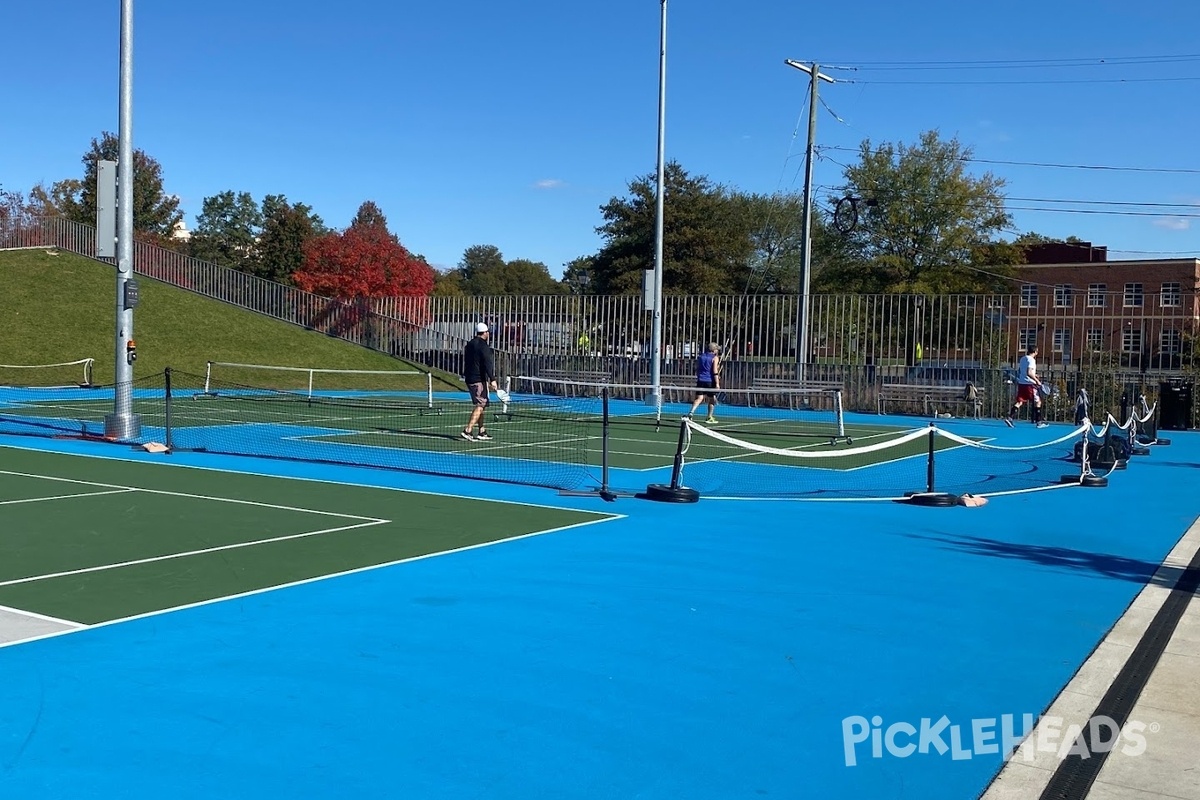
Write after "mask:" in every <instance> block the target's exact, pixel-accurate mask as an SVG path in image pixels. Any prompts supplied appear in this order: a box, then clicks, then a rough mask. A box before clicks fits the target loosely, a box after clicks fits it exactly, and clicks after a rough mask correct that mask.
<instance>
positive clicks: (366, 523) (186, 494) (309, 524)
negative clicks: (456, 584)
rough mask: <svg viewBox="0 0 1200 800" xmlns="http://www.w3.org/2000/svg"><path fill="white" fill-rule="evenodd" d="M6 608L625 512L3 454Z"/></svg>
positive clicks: (320, 563) (139, 591)
mask: <svg viewBox="0 0 1200 800" xmlns="http://www.w3.org/2000/svg"><path fill="white" fill-rule="evenodd" d="M0 506H2V507H3V509H2V511H0V513H2V514H3V518H4V524H3V526H2V527H0V547H2V548H3V552H4V554H5V557H4V559H3V561H0V606H8V607H11V608H17V609H21V610H24V611H30V612H34V613H37V614H42V615H47V616H51V617H55V618H59V619H64V620H69V621H73V622H79V623H85V624H94V623H99V622H105V621H109V620H114V619H120V618H125V617H129V616H134V615H138V614H145V613H150V612H154V611H160V610H163V609H168V608H175V607H179V606H183V605H188V604H191V603H198V602H204V601H208V600H214V599H218V598H221V597H228V596H231V595H236V594H240V593H244V592H250V591H255V590H261V589H266V588H270V587H274V586H280V585H284V584H288V583H292V582H296V581H303V580H308V579H314V578H319V577H322V576H329V575H334V574H338V573H341V572H345V571H349V570H355V569H362V568H366V567H372V566H378V565H382V564H388V563H392V562H396V561H401V560H405V559H411V558H416V557H420V556H425V555H430V554H435V553H444V552H447V551H452V550H457V549H461V548H468V547H472V546H479V545H483V544H487V543H490V542H496V541H501V540H504V539H510V538H514V537H518V536H523V535H529V534H534V533H539V532H545V531H550V530H558V529H562V528H566V527H574V526H578V525H587V524H591V523H595V522H600V521H604V520H608V519H613V518H614V517H613V515H609V514H595V513H588V512H581V511H572V510H567V509H556V508H549V507H542V506H532V505H520V504H510V503H501V502H492V501H483V500H472V499H465V498H461V497H453V496H445V495H436V494H423V493H415V492H406V491H398V490H388V489H378V488H370V487H359V486H352V485H345V484H338V483H323V482H318V481H305V480H292V479H286V478H272V477H260V476H255V475H246V474H239V473H227V472H219V471H212V470H202V469H192V468H185V467H172V466H167V465H158V464H147V463H140V462H135V461H119V460H111V459H96V458H87V457H82V456H71V455H62V454H56V453H44V452H37V451H26V450H16V449H10V448H0Z"/></svg>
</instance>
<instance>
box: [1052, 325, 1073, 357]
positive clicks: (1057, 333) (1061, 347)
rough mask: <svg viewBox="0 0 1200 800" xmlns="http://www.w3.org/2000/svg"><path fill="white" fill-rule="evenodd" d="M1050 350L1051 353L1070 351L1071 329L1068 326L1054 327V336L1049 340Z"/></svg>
mask: <svg viewBox="0 0 1200 800" xmlns="http://www.w3.org/2000/svg"><path fill="white" fill-rule="evenodd" d="M1050 341H1051V344H1050V350H1051V352H1053V353H1070V352H1071V329H1070V328H1055V329H1054V338H1053V339H1051V340H1050Z"/></svg>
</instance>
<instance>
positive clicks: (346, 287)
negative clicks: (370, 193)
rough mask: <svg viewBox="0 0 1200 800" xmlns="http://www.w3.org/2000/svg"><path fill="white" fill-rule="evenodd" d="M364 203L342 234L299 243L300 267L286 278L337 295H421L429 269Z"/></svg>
mask: <svg viewBox="0 0 1200 800" xmlns="http://www.w3.org/2000/svg"><path fill="white" fill-rule="evenodd" d="M368 206H370V207H371V208H374V210H375V211H376V212H378V208H377V207H375V204H374V203H370V202H368V203H364V204H363V206H362V207H360V208H359V214H358V215H357V216H356V217H355V220H356V221H359V220H360V219H364V220H365V219H367V218H370V219H371V221H370V222H364V223H362V224H358V225H354V224H352V225H351V226H350V227H349V228H347V229H346V230H345V231H344V232H343V233H336V232H335V233H327V234H325V235H323V236H316V237H313V238H312V239H309V240H308V241H307V242H306V243H305V246H304V266H303V267H301V268H300V269H299V270H297V271H296V272H295V273H294V274H293V275H292V278H293V280H295V282H296V285H297V286H299V287H300V288H301V289H303V290H305V291H307V292H313V293H314V294H319V295H324V296H326V297H337V298H345V299H348V298H359V297H402V296H420V297H424V296H427V295H428V294H429V292H430V291H431V290H432V289H433V283H434V273H433V268H432V267H430V266H429V264H427V263H425V260H424V259H423V258H419V257H417V256H414V255H412V254H411V253H409V252H408V250H407V249H405V247H404V246H403V245H402V244H400V240H399V239H398V238H397V237H396V236H395V235H394V234H392V233H390V232H389V231H388V229H387V221H386V219H384V218H383V215H382V214H381V213H380V214H379V215H378V218H375V217H373V216H372V215H371V214H364V211H368V212H369V211H370V209H368V208H367V207H368Z"/></svg>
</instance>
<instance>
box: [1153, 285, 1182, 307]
mask: <svg viewBox="0 0 1200 800" xmlns="http://www.w3.org/2000/svg"><path fill="white" fill-rule="evenodd" d="M1158 304H1159V306H1161V307H1162V308H1179V307H1180V306H1181V305H1183V285H1182V284H1180V283H1178V282H1175V281H1171V282H1169V283H1164V284H1163V285H1162V293H1161V294H1159V296H1158Z"/></svg>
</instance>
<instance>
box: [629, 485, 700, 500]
mask: <svg viewBox="0 0 1200 800" xmlns="http://www.w3.org/2000/svg"><path fill="white" fill-rule="evenodd" d="M643 497H645V498H646V499H647V500H656V501H658V502H660V503H696V502H699V500H700V493H699V492H697V491H696V490H695V489H689V488H687V487H686V486H669V485H667V484H664V483H652V484H650V485H649V486H647V487H646V493H645V494H644V495H643Z"/></svg>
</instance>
